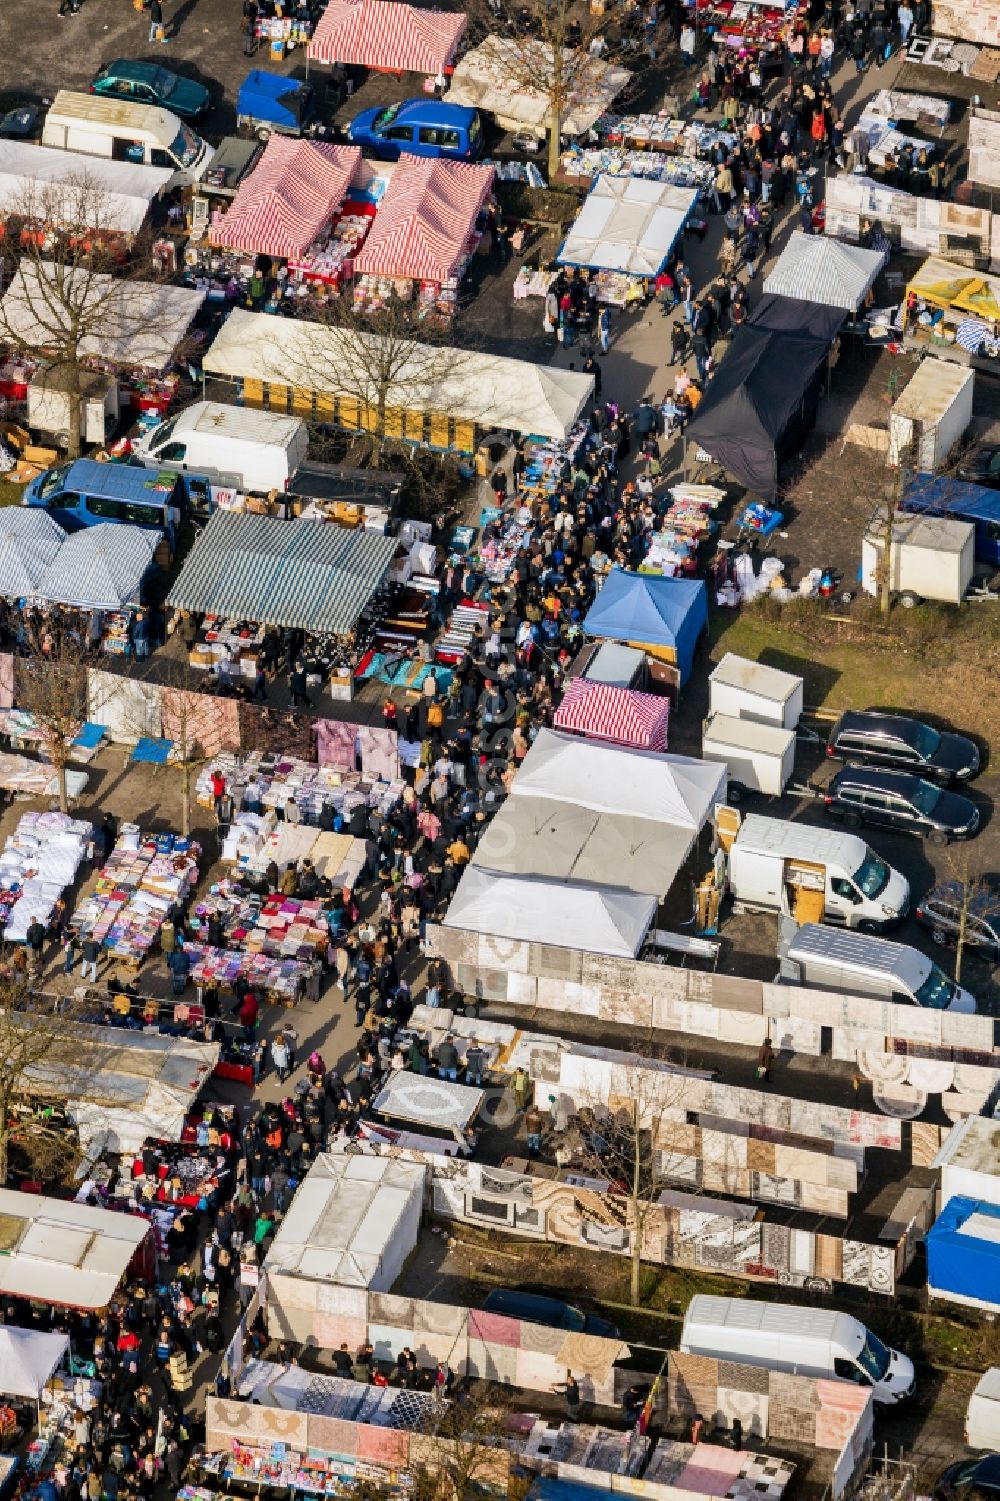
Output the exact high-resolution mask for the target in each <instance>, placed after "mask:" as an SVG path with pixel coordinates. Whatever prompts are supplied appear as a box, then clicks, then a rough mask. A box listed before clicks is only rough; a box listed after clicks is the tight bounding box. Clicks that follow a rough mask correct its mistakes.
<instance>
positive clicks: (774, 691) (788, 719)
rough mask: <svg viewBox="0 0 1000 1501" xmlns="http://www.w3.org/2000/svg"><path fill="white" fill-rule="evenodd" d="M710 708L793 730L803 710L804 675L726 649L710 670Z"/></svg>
mask: <svg viewBox="0 0 1000 1501" xmlns="http://www.w3.org/2000/svg"><path fill="white" fill-rule="evenodd" d="M708 712H709V714H710V715H712V714H729V715H731V716H732V717H733V718H735V719H755V720H757V721H758V722H759V723H760V724H776V725H779V726H780V727H781V728H782V729H784V730H792V729H794V728H795V726H796V725H797V724H798V722H799V719H800V717H801V714H802V679H801V678H800V677H796V676H795V675H794V673H791V672H781V671H779V669H778V668H777V667H767V666H765V664H764V663H763V662H752V661H751V660H750V659H749V658H748V657H738V656H736V654H735V653H734V652H727V653H726V655H725V656H724V657H723V659H722V661H721V662H720V663H719V665H718V667H716V668H715V670H714V671H713V672H711V673H710V674H709V678H708Z"/></svg>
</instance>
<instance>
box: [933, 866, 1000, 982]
mask: <svg viewBox="0 0 1000 1501" xmlns="http://www.w3.org/2000/svg"><path fill="white" fill-rule="evenodd" d="M945 861H946V864H947V865H948V868H949V870H950V872H951V874H952V876H953V878H954V879H953V880H952V882H951V888H952V890H951V895H952V898H953V900H954V903H955V911H956V915H957V919H958V923H957V927H956V929H955V984H956V985H961V983H962V963H963V961H964V959H965V950H966V948H967V947H968V946H969V943H970V930H971V928H972V926H973V924H974V923H976V922H977V920H979V919H982V918H987V919H988V918H996V917H1000V887H998V886H997V884H996V883H995V882H994V881H990V880H989V879H988V877H986V876H985V875H983V874H981V873H980V874H974V873H973V871H972V868H971V861H970V858H969V854H968V852H967V851H963V852H962V853H961V854H956V853H955V852H954V851H952V850H949V851H948V852H947V854H946V855H945ZM932 932H934V930H933V929H932ZM945 936H947V935H945ZM939 941H940V940H939Z"/></svg>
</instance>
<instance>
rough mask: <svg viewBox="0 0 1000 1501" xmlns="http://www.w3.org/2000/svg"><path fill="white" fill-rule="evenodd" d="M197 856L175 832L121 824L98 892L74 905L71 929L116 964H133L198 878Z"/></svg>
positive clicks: (192, 846)
mask: <svg viewBox="0 0 1000 1501" xmlns="http://www.w3.org/2000/svg"><path fill="white" fill-rule="evenodd" d="M200 854H201V850H200V848H199V846H198V845H197V844H195V843H194V842H193V841H192V840H190V839H186V838H184V837H182V836H181V835H179V834H159V835H149V836H143V835H142V834H141V833H140V831H139V829H138V827H137V826H136V825H135V824H125V825H123V826H122V829H121V833H120V835H119V837H118V842H117V843H116V845H115V847H114V849H113V850H112V851H111V854H110V855H109V857H108V859H107V861H106V863H105V865H104V866H103V868H102V870H101V872H100V874H99V875H98V878H97V889H96V891H95V892H94V894H93V895H92V896H89V897H86V898H85V899H84V900H83V901H82V902H80V904H79V905H78V906H77V909H76V911H75V912H74V913H73V916H72V918H71V919H70V926H71V928H72V929H73V930H74V932H75V933H76V934H77V936H78V938H79V939H81V940H82V939H84V938H86V937H92V938H96V939H97V941H98V942H99V943H100V944H101V946H102V947H103V948H105V949H107V951H108V953H109V955H110V956H111V958H112V959H114V960H115V961H116V962H118V963H124V964H129V965H132V966H134V967H136V968H137V967H138V966H139V965H140V964H141V963H142V961H143V960H144V959H145V958H146V956H147V954H148V953H149V951H150V949H151V948H152V946H153V944H154V943H155V942H156V940H157V938H158V937H159V933H160V928H161V927H162V926H163V923H164V921H165V919H166V916H167V912H168V911H169V909H170V907H171V905H172V904H173V903H174V902H177V901H181V900H183V899H184V898H185V897H186V896H187V894H188V892H189V891H190V890H191V888H192V887H193V886H194V885H195V883H196V882H197V880H198V865H197V860H198V858H199V857H200Z"/></svg>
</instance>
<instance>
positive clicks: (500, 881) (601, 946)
mask: <svg viewBox="0 0 1000 1501" xmlns="http://www.w3.org/2000/svg"><path fill="white" fill-rule="evenodd" d="M655 916H656V898H655V897H652V896H643V895H640V894H638V893H636V892H634V891H615V890H612V889H611V888H610V887H607V886H583V885H570V884H568V883H566V882H565V881H546V880H540V879H538V878H536V877H532V876H509V875H504V874H502V873H499V872H497V871H494V870H484V869H483V868H482V867H481V866H479V865H469V866H467V867H466V870H465V872H464V874H463V876H462V879H461V880H460V881H459V883H458V888H457V890H456V891H455V895H454V896H453V897H452V900H451V904H450V906H449V908H448V911H447V914H446V916H445V919H444V925H445V927H447V928H460V929H462V930H463V931H465V932H470V933H488V934H490V935H491V936H492V937H494V938H511V939H520V940H522V941H526V942H528V943H545V944H551V945H552V946H554V947H556V948H567V949H586V950H588V951H589V952H591V953H594V954H608V955H613V956H615V957H616V958H620V959H634V958H635V956H636V955H637V954H638V952H639V950H640V948H641V947H642V944H643V940H644V939H645V937H646V934H647V933H648V932H649V929H650V928H651V927H652V924H653V920H654V918H655Z"/></svg>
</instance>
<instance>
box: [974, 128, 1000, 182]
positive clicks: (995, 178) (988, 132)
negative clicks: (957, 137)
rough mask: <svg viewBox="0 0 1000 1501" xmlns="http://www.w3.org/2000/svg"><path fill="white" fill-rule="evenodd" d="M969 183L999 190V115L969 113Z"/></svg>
mask: <svg viewBox="0 0 1000 1501" xmlns="http://www.w3.org/2000/svg"><path fill="white" fill-rule="evenodd" d="M969 181H970V182H977V183H979V184H980V186H982V187H985V188H1000V113H998V112H997V111H996V110H993V109H975V108H974V109H972V110H971V111H970V113H969Z"/></svg>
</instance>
